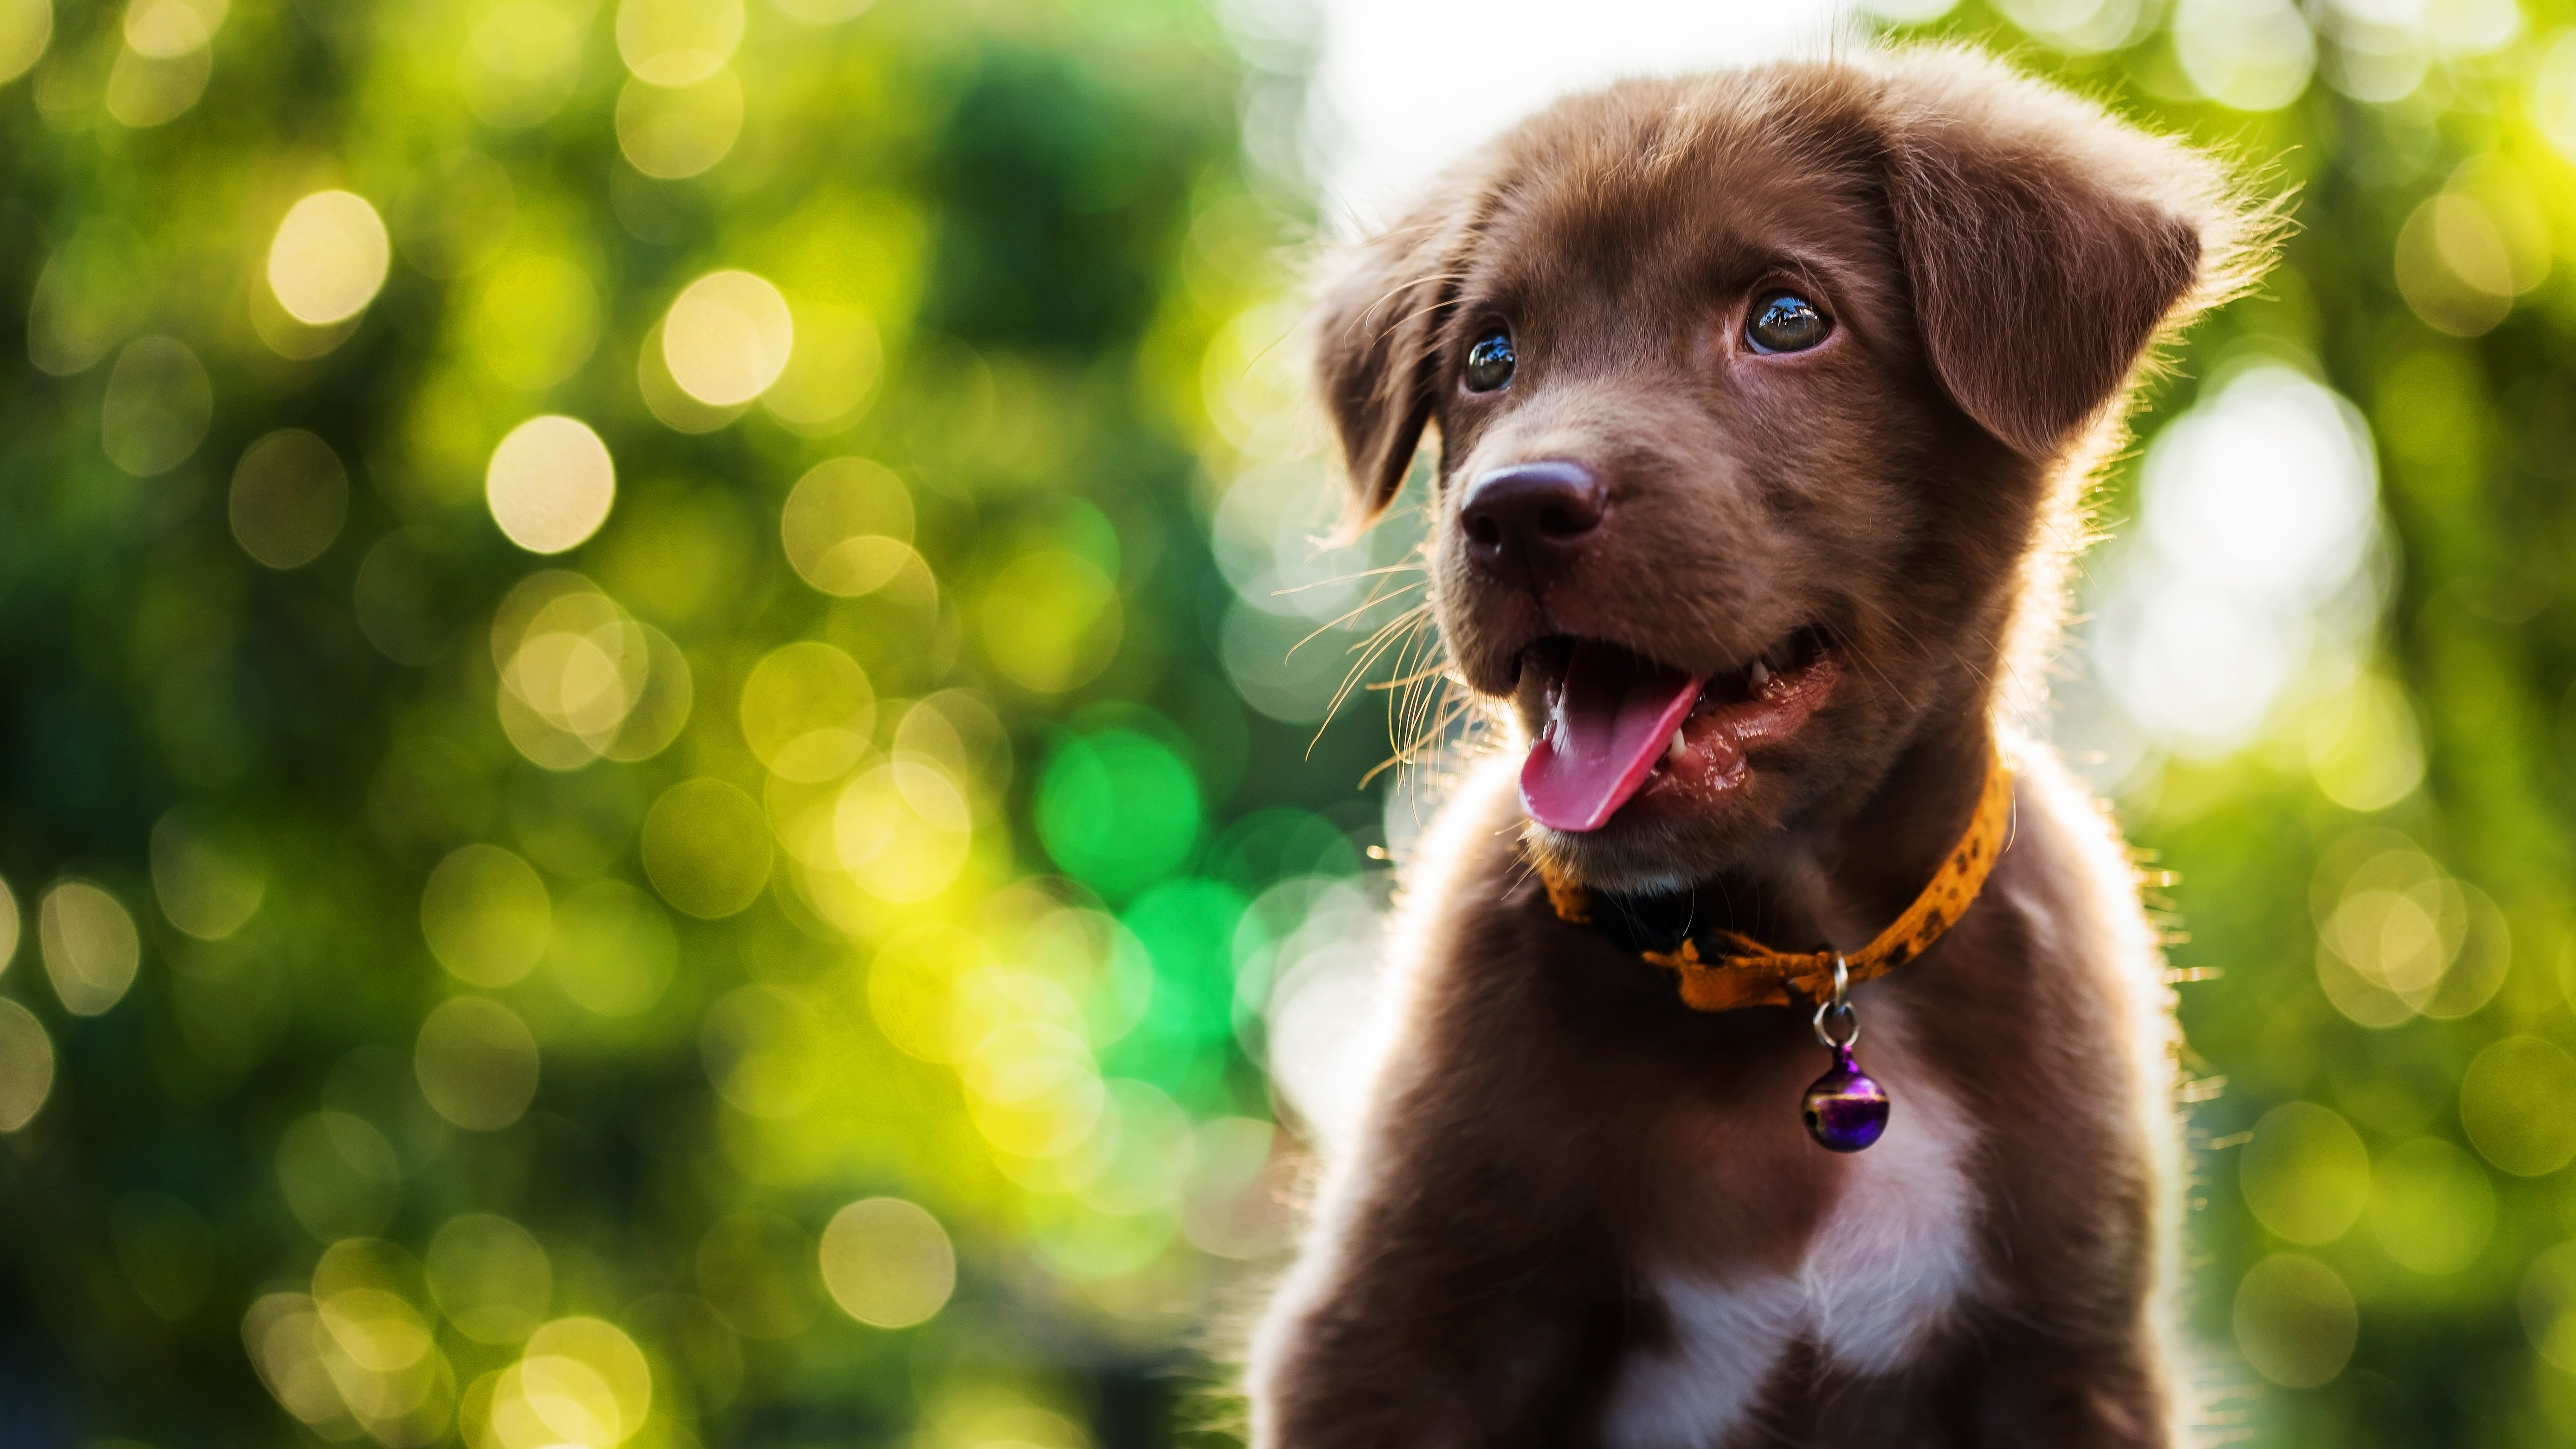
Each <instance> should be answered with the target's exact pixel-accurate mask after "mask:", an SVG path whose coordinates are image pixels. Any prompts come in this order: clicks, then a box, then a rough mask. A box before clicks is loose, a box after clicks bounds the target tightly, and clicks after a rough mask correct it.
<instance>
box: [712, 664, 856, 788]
mask: <svg viewBox="0 0 2576 1449" xmlns="http://www.w3.org/2000/svg"><path fill="white" fill-rule="evenodd" d="M741 717H742V737H743V740H744V742H745V743H747V744H749V745H750V746H751V752H752V754H753V755H754V756H756V757H758V758H759V760H760V762H761V763H762V764H764V765H767V766H768V767H769V768H770V770H771V771H772V772H774V773H776V774H777V775H779V776H781V777H782V778H785V779H789V780H795V781H799V782H802V783H808V784H811V783H817V782H820V781H824V780H833V779H838V778H839V777H840V776H842V775H845V774H847V773H849V770H850V768H851V767H852V766H853V765H856V764H857V763H858V762H859V761H860V759H861V758H862V757H864V756H865V755H866V754H867V752H868V733H869V731H870V730H871V729H872V728H873V727H874V725H875V722H876V691H875V690H874V689H873V688H871V687H870V685H869V683H868V675H867V671H866V670H864V669H861V668H860V667H859V665H858V661H856V660H854V659H852V658H851V657H850V656H849V655H847V654H845V653H843V652H841V651H840V650H838V649H835V648H833V647H832V646H831V645H829V644H825V643H822V642H820V641H818V640H812V639H806V640H799V641H798V642H796V643H793V644H786V645H781V646H780V647H778V648H776V649H773V650H771V651H770V652H769V653H768V654H767V655H766V656H765V657H763V658H762V659H761V661H760V662H759V663H758V664H755V665H753V666H752V669H751V674H750V676H749V677H748V678H746V679H745V680H744V681H743V685H742V708H741Z"/></svg>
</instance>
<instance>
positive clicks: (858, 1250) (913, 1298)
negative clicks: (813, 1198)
mask: <svg viewBox="0 0 2576 1449" xmlns="http://www.w3.org/2000/svg"><path fill="white" fill-rule="evenodd" d="M822 1264H823V1287H824V1288H825V1289H826V1290H827V1291H829V1292H830V1293H831V1295H832V1301H833V1302H835V1303H837V1304H839V1305H841V1311H842V1312H844V1313H846V1314H848V1315H850V1316H851V1317H852V1318H855V1319H857V1320H858V1321H859V1322H861V1323H865V1324H868V1325H870V1326H872V1327H876V1328H909V1327H911V1326H912V1325H914V1324H916V1323H920V1322H923V1321H924V1320H926V1319H928V1318H929V1317H930V1316H931V1315H932V1314H935V1313H937V1312H938V1311H939V1310H940V1309H941V1308H943V1307H945V1306H946V1305H947V1303H948V1298H949V1295H950V1294H952V1293H954V1292H955V1291H956V1290H957V1252H956V1249H955V1248H953V1247H951V1246H950V1245H949V1241H948V1232H947V1230H946V1229H945V1228H942V1227H941V1226H940V1225H939V1219H937V1218H935V1217H932V1216H931V1215H930V1214H929V1213H927V1212H925V1211H923V1210H922V1209H921V1208H919V1207H916V1206H914V1205H913V1204H911V1203H908V1202H905V1201H904V1200H903V1199H901V1198H896V1197H872V1198H868V1199H866V1200H865V1201H862V1202H854V1203H852V1204H850V1205H849V1206H848V1207H845V1208H843V1209H841V1210H840V1211H839V1212H837V1213H834V1214H833V1215H832V1221H831V1223H830V1224H829V1225H828V1226H826V1227H825V1228H824V1229H823V1247H822Z"/></svg>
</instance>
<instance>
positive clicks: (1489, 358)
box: [1467, 328, 1520, 392]
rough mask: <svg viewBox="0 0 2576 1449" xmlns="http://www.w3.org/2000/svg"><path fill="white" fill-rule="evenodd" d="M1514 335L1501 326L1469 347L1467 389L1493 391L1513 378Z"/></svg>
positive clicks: (1515, 359) (1514, 359)
mask: <svg viewBox="0 0 2576 1449" xmlns="http://www.w3.org/2000/svg"><path fill="white" fill-rule="evenodd" d="M1519 360H1520V359H1518V358H1517V357H1515V356H1513V355H1512V335H1511V334H1510V333H1508V332H1505V331H1503V330H1502V329H1500V328H1496V329H1495V330H1493V331H1491V332H1488V333H1486V334H1485V335H1484V336H1482V337H1479V338H1477V339H1476V345H1475V346H1473V347H1470V348H1468V349H1467V391H1469V392H1492V391H1493V390H1494V389H1495V388H1498V387H1501V386H1502V385H1503V384H1504V383H1507V382H1509V381H1511V380H1512V366H1513V364H1514V363H1516V362H1518V361H1519Z"/></svg>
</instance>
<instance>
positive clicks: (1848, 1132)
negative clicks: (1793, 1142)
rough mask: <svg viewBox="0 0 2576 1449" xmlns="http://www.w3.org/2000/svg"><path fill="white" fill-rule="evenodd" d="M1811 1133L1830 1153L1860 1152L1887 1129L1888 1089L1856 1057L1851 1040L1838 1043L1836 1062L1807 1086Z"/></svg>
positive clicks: (1835, 1051)
mask: <svg viewBox="0 0 2576 1449" xmlns="http://www.w3.org/2000/svg"><path fill="white" fill-rule="evenodd" d="M1803 1115H1804V1116H1805V1117H1806V1119H1807V1135H1808V1136H1810V1137H1813V1138H1815V1139H1816V1143H1817V1145H1818V1146H1820V1147H1823V1148H1824V1149H1825V1150H1826V1151H1828V1152H1858V1151H1860V1150H1861V1149H1862V1148H1864V1147H1867V1146H1868V1145H1870V1144H1871V1143H1873V1142H1876V1141H1877V1140H1878V1137H1879V1134H1880V1133H1882V1132H1885V1131H1886V1130H1887V1091H1886V1089H1885V1088H1883V1087H1881V1086H1879V1084H1878V1083H1876V1082H1874V1081H1871V1080H1870V1078H1869V1076H1868V1074H1866V1073H1864V1072H1863V1071H1861V1069H1860V1065H1859V1064H1858V1063H1856V1062H1854V1061H1853V1060H1852V1054H1851V1046H1850V1044H1849V1043H1841V1044H1836V1045H1835V1046H1834V1064H1833V1067H1832V1068H1831V1069H1830V1070H1828V1071H1827V1072H1826V1073H1825V1074H1824V1075H1823V1076H1821V1077H1818V1078H1816V1081H1815V1085H1813V1086H1811V1087H1809V1088H1807V1100H1806V1104H1805V1107H1804V1109H1803Z"/></svg>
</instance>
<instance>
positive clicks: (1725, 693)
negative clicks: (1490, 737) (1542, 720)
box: [1521, 628, 1842, 831]
mask: <svg viewBox="0 0 2576 1449" xmlns="http://www.w3.org/2000/svg"><path fill="white" fill-rule="evenodd" d="M1521 668H1522V670H1523V672H1524V676H1525V677H1531V676H1534V677H1535V678H1536V679H1537V681H1539V683H1540V685H1541V687H1542V688H1543V689H1544V691H1545V699H1546V704H1547V716H1546V724H1545V726H1544V728H1542V729H1541V731H1540V732H1539V737H1538V739H1537V740H1536V741H1535V742H1533V743H1532V744H1531V745H1530V752H1529V757H1528V759H1527V760H1525V761H1523V762H1522V765H1521V803H1522V805H1523V806H1525V807H1526V808H1527V809H1528V811H1529V814H1530V818H1531V819H1533V820H1536V821H1537V822H1538V823H1539V824H1541V825H1544V826H1546V827H1548V828H1549V829H1551V830H1570V831H1586V830H1598V829H1600V828H1601V827H1602V826H1603V825H1605V824H1607V823H1609V820H1610V817H1611V816H1612V815H1614V814H1617V813H1618V811H1619V809H1620V807H1621V806H1623V805H1626V804H1627V803H1628V802H1629V801H1630V800H1631V799H1634V798H1635V797H1636V796H1637V795H1639V794H1640V793H1641V792H1652V791H1658V790H1662V789H1673V790H1687V791H1690V792H1693V793H1696V794H1698V795H1700V796H1702V797H1703V798H1710V799H1713V798H1714V797H1715V796H1717V795H1721V794H1725V793H1729V792H1731V791H1733V790H1734V789H1736V788H1738V787H1740V786H1741V785H1742V784H1743V783H1744V781H1745V779H1746V777H1747V775H1748V773H1749V771H1748V767H1747V765H1746V763H1745V752H1746V751H1747V750H1749V749H1751V748H1753V747H1754V746H1756V745H1759V744H1763V743H1766V742H1771V741H1777V740H1782V739H1786V738H1787V737H1789V736H1790V735H1792V734H1795V733H1796V732H1797V731H1798V728H1799V727H1800V726H1801V725H1804V724H1805V723H1806V722H1807V717H1808V716H1809V715H1812V714H1814V713H1815V712H1816V709H1817V708H1818V707H1819V706H1820V705H1822V704H1823V703H1824V702H1825V699H1826V697H1827V696H1828V695H1830V694H1832V693H1833V688H1834V683H1835V681H1836V680H1838V679H1840V678H1841V676H1842V671H1841V668H1840V666H1839V665H1838V664H1837V663H1836V661H1835V658H1834V654H1833V650H1832V649H1831V648H1830V647H1829V646H1828V644H1827V643H1826V640H1825V636H1824V633H1823V631H1822V630H1819V629H1815V628H1807V629H1801V630H1799V631H1798V632H1797V633H1795V634H1792V635H1790V636H1789V637H1788V638H1786V639H1783V640H1781V641H1780V642H1779V643H1778V644H1775V645H1773V646H1772V647H1771V648H1769V649H1767V650H1764V651H1763V652H1762V653H1761V654H1760V655H1758V656H1756V657H1755V658H1753V659H1751V660H1749V661H1747V662H1746V663H1745V664H1743V665H1742V666H1740V667H1738V668H1736V669H1733V670H1730V671H1728V672H1726V673H1723V674H1716V675H1710V676H1707V677H1704V678H1703V677H1695V676H1693V675H1690V674H1687V673H1685V672H1683V671H1681V670H1679V669H1675V668H1672V667H1671V666H1669V665H1665V664H1659V663H1657V662H1655V661H1654V660H1651V659H1648V658H1646V657H1645V656H1643V655H1641V654H1637V653H1635V652H1633V651H1631V650H1628V649H1625V648H1622V647H1621V646H1619V645H1616V644H1611V643H1607V642H1605V641H1603V640H1599V639H1575V638H1568V637H1566V636H1563V635H1558V636H1556V637H1553V638H1548V639H1542V640H1539V641H1538V642H1537V643H1535V644H1532V645H1530V646H1529V648H1528V649H1526V650H1524V651H1523V652H1522V655H1521Z"/></svg>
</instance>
